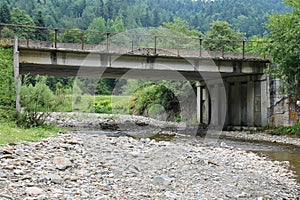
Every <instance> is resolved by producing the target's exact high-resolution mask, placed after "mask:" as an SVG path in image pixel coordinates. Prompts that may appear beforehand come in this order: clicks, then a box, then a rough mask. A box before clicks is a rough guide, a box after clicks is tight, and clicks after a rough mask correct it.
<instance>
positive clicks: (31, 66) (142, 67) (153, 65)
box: [19, 47, 268, 80]
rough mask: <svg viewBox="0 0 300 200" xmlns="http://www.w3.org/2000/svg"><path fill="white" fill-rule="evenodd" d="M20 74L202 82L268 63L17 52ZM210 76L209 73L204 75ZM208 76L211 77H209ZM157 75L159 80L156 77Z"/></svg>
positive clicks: (258, 68) (259, 70) (77, 52)
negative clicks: (128, 74) (179, 75)
mask: <svg viewBox="0 0 300 200" xmlns="http://www.w3.org/2000/svg"><path fill="white" fill-rule="evenodd" d="M19 51H20V73H21V74H28V73H30V74H33V75H36V74H40V75H57V76H89V77H95V76H96V77H97V78H98V77H99V76H100V77H110V78H119V77H120V76H122V75H123V74H125V73H127V72H128V71H129V70H133V71H136V72H137V73H135V74H134V75H132V76H133V77H132V78H145V76H146V75H150V76H151V74H155V75H154V76H153V77H148V78H156V79H177V77H175V78H174V76H173V75H171V76H168V74H169V72H170V71H175V72H178V73H180V74H182V75H183V76H184V77H185V78H186V79H188V80H203V78H202V76H203V74H201V72H206V73H205V76H208V77H207V78H210V76H211V78H214V73H221V75H222V77H227V76H240V75H245V74H248V75H250V74H262V73H263V69H264V68H265V67H266V63H267V62H268V61H267V60H263V59H262V60H257V59H244V60H243V59H229V58H227V59H224V58H199V57H177V56H169V55H141V54H132V53H127V54H116V53H106V52H98V51H87V50H56V49H47V48H43V49H41V48H39V49H37V48H23V47H22V48H20V50H19ZM207 72H209V73H207ZM210 73H212V74H211V75H210ZM159 74H160V76H159Z"/></svg>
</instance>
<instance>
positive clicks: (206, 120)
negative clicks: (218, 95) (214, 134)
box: [201, 87, 210, 124]
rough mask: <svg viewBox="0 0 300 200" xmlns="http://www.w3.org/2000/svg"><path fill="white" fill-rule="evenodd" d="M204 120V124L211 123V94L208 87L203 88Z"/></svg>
mask: <svg viewBox="0 0 300 200" xmlns="http://www.w3.org/2000/svg"><path fill="white" fill-rule="evenodd" d="M202 99H203V102H202V109H201V110H202V122H203V123H204V124H209V123H210V95H209V91H208V89H207V87H205V88H203V89H202Z"/></svg>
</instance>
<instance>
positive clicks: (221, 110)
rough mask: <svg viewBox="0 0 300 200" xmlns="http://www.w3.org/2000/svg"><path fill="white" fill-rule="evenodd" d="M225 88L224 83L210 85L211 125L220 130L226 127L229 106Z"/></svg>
mask: <svg viewBox="0 0 300 200" xmlns="http://www.w3.org/2000/svg"><path fill="white" fill-rule="evenodd" d="M225 90H226V88H225V86H224V84H223V83H216V84H214V85H211V86H210V87H209V91H210V94H211V125H212V126H213V127H215V128H217V129H219V130H220V129H222V128H223V127H224V123H225V118H226V111H227V106H228V105H227V97H226V91H225Z"/></svg>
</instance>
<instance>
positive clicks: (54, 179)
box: [45, 174, 63, 184]
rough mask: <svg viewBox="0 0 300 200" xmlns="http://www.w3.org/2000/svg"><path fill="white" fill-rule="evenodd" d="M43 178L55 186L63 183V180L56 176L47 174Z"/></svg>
mask: <svg viewBox="0 0 300 200" xmlns="http://www.w3.org/2000/svg"><path fill="white" fill-rule="evenodd" d="M45 178H46V179H47V180H49V181H51V182H52V183H55V184H60V183H62V182H63V179H62V178H61V177H60V176H59V175H58V174H47V175H46V176H45Z"/></svg>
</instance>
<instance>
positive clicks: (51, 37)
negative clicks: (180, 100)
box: [0, 24, 266, 59]
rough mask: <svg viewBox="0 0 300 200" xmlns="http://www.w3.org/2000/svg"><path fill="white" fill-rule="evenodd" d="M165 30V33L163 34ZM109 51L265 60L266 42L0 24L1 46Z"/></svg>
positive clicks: (155, 32)
mask: <svg viewBox="0 0 300 200" xmlns="http://www.w3.org/2000/svg"><path fill="white" fill-rule="evenodd" d="M162 33H163V34H162ZM15 36H17V37H18V38H19V45H20V46H21V47H30V48H53V49H71V50H88V51H99V52H109V53H116V54H141V55H166V56H181V57H208V58H234V59H262V58H266V54H262V53H261V52H258V51H257V49H263V47H264V46H265V43H264V42H262V41H248V40H220V39H209V38H193V37H187V36H186V35H184V34H180V33H176V34H174V32H173V31H170V30H163V31H161V30H160V29H159V28H158V29H148V30H147V34H145V30H144V29H140V30H139V29H137V30H133V31H129V32H125V33H112V32H99V31H87V30H80V29H58V28H45V27H33V26H24V25H14V24H0V45H1V46H6V45H7V46H10V45H12V44H13V43H12V39H13V38H14V37H15Z"/></svg>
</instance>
